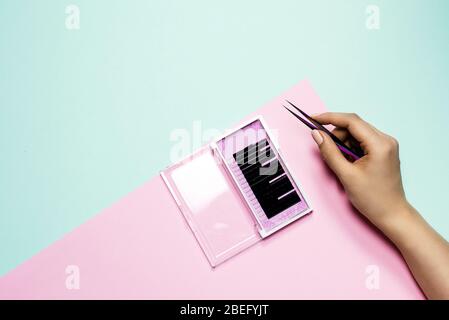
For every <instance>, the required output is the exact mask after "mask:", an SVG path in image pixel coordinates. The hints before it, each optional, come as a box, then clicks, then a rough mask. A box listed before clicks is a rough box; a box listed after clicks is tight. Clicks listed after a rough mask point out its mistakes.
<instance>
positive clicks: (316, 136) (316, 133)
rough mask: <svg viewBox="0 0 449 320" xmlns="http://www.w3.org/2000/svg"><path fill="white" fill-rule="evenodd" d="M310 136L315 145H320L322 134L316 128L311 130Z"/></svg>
mask: <svg viewBox="0 0 449 320" xmlns="http://www.w3.org/2000/svg"><path fill="white" fill-rule="evenodd" d="M312 137H313V140H315V142H316V144H317V145H321V144H322V143H323V136H322V135H321V133H320V132H319V131H318V130H312Z"/></svg>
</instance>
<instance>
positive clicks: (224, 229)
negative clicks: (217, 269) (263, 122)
mask: <svg viewBox="0 0 449 320" xmlns="http://www.w3.org/2000/svg"><path fill="white" fill-rule="evenodd" d="M161 175H162V178H163V179H164V181H165V183H166V184H167V186H168V188H169V190H170V192H171V193H172V195H173V197H174V199H175V201H176V203H177V205H178V206H179V208H180V210H181V212H182V213H183V215H184V217H185V219H186V220H187V222H188V224H189V226H190V228H191V229H192V232H193V233H194V234H195V237H196V239H197V240H198V243H199V244H200V246H201V248H202V249H203V251H204V253H205V255H206V257H207V259H208V260H209V263H210V264H211V265H212V266H213V267H214V266H216V265H218V264H220V263H222V262H223V261H225V260H227V259H228V258H230V257H232V256H234V255H236V254H237V253H239V252H241V251H242V250H244V249H246V248H248V247H249V246H251V245H253V244H254V243H256V242H257V241H259V240H260V239H261V236H260V235H259V232H258V231H257V228H256V225H255V221H254V219H253V217H252V215H251V212H250V211H249V210H248V207H247V206H246V204H245V201H243V199H242V198H241V197H242V195H241V194H240V192H239V191H238V190H237V189H236V187H235V185H234V184H233V181H232V180H231V177H230V176H229V173H228V172H227V171H226V169H225V168H224V166H223V164H222V163H221V161H220V158H219V157H218V156H217V155H215V154H214V151H213V149H212V148H211V147H210V146H207V147H205V148H203V149H201V150H200V151H198V152H196V153H194V154H193V155H192V156H190V157H188V158H186V159H184V160H182V161H181V162H179V163H177V164H174V165H173V166H171V167H168V168H167V169H165V170H164V171H163V172H161Z"/></svg>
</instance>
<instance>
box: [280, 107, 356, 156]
mask: <svg viewBox="0 0 449 320" xmlns="http://www.w3.org/2000/svg"><path fill="white" fill-rule="evenodd" d="M285 101H287V102H288V103H289V104H290V105H291V106H292V107H293V108H295V109H296V110H297V111H298V112H299V113H300V114H301V115H302V116H300V115H298V114H297V113H295V112H293V111H292V110H290V109H289V108H287V107H286V106H284V105H283V107H284V108H285V109H287V110H288V111H290V113H291V114H292V115H294V116H295V117H296V118H298V119H299V120H300V121H301V122H302V123H304V124H305V125H306V126H307V127H309V128H310V129H312V130H321V131H324V132H326V133H327V134H328V135H329V137H331V139H332V140H333V141H334V142H335V144H336V145H337V147H338V149H340V151H341V152H342V153H344V154H346V155H348V156H349V157H350V158H352V159H353V160H354V161H355V160H358V159H360V158H361V157H363V156H364V154H363V153H362V152H361V151H359V150H354V149H353V148H350V147H348V146H346V145H345V144H344V142H343V141H341V140H340V139H338V138H337V137H336V136H335V135H334V134H333V133H332V132H330V131H329V130H327V129H326V128H325V127H324V126H323V125H321V124H320V123H318V121H316V120H314V119H313V118H312V117H310V116H309V115H308V114H307V113H305V112H304V111H302V110H301V109H299V108H298V107H297V106H295V105H294V104H293V103H291V102H290V101H288V100H285Z"/></svg>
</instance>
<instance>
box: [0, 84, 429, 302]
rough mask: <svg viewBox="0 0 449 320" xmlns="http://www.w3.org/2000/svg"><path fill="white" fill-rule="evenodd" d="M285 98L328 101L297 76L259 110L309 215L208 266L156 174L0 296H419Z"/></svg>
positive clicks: (19, 274)
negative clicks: (75, 278) (75, 286)
mask: <svg viewBox="0 0 449 320" xmlns="http://www.w3.org/2000/svg"><path fill="white" fill-rule="evenodd" d="M285 98H287V99H289V100H291V101H295V102H297V103H298V105H300V106H301V107H302V108H303V109H304V110H305V111H306V112H308V113H317V112H322V111H325V107H324V105H323V103H322V102H321V101H320V99H319V98H318V96H317V95H316V94H315V92H314V91H313V89H312V88H311V86H310V85H309V83H308V82H301V83H300V84H299V85H297V86H295V87H293V88H292V89H290V90H289V91H287V92H286V93H284V94H283V95H282V96H280V97H278V98H276V99H274V100H273V101H271V102H270V103H268V104H267V105H265V106H264V107H262V108H261V109H260V110H258V114H261V115H263V116H264V118H265V120H266V122H267V124H268V126H269V127H270V128H271V129H275V130H278V135H279V136H278V137H279V144H280V147H281V151H282V153H283V156H284V159H285V160H286V162H287V164H288V166H289V169H290V171H291V173H292V174H293V176H295V177H296V178H297V179H298V181H299V182H300V183H301V185H302V189H303V190H305V192H306V193H307V199H308V200H310V202H311V204H312V206H313V207H314V212H313V213H312V214H310V215H308V216H306V217H304V218H302V219H300V220H299V221H297V222H295V223H293V224H292V225H290V226H288V227H287V228H285V229H283V230H281V231H280V232H278V233H276V234H275V235H273V236H271V237H270V238H268V239H267V240H264V241H261V242H259V243H258V244H256V245H254V246H253V247H251V248H249V249H248V250H246V251H245V252H243V253H241V254H239V255H238V256H236V257H234V258H232V259H230V260H229V261H227V262H225V263H224V264H222V265H220V266H218V267H217V268H216V269H211V267H210V266H209V264H208V262H207V260H206V258H205V256H204V255H203V252H202V251H201V249H200V247H199V245H198V244H197V243H196V241H195V238H194V236H193V234H192V233H191V232H190V230H189V227H188V226H187V224H186V222H185V221H184V219H183V216H182V214H181V213H180V212H179V210H178V208H177V207H176V205H175V202H174V200H173V199H172V197H171V195H170V193H169V192H168V190H167V188H166V187H165V185H164V183H163V181H162V179H161V178H160V177H159V176H157V177H155V178H153V179H152V180H150V181H149V182H148V183H146V184H145V185H143V186H142V187H141V188H139V189H137V190H135V191H133V192H131V193H130V194H129V195H127V196H126V197H124V198H123V199H121V200H119V201H118V202H117V203H115V204H113V205H112V206H111V207H109V208H107V209H105V210H104V211H103V212H101V213H100V214H98V215H97V216H96V217H94V218H93V219H91V220H90V221H88V222H87V223H85V224H83V225H82V226H80V227H79V228H77V229H76V230H74V231H72V232H71V233H69V234H67V235H66V236H65V237H63V238H62V239H61V240H59V241H57V242H56V243H54V244H53V245H51V246H50V247H48V248H47V249H45V250H43V251H42V252H41V253H39V254H37V255H36V256H34V257H32V258H31V259H30V260H28V261H27V262H25V263H23V264H22V265H20V266H19V267H17V268H16V269H15V270H13V271H12V272H10V273H9V274H7V275H6V276H4V277H3V278H1V279H0V298H2V299H10V298H18V299H42V298H58V299H90V298H95V299H108V298H123V299H133V298H135V299H155V298H159V299H164V298H172V299H196V298H201V299H215V298H221V299H243V298H248V299H258V298H260V299H300V298H306V299H308V298H310V299H311V298H324V299H327V298H337V299H340V298H343V299H347V298H354V299H365V298H368V299H389V298H395V299H415V298H423V295H422V293H421V291H420V290H419V288H418V287H417V286H416V284H415V282H414V280H413V278H412V277H411V275H410V273H409V271H408V269H407V267H406V265H405V263H404V261H403V260H402V258H401V256H400V255H399V254H398V253H397V251H396V250H395V249H394V248H393V247H392V246H391V245H390V244H389V242H388V241H387V240H385V239H384V237H383V236H382V235H380V234H379V233H378V232H376V230H374V229H373V228H372V227H371V226H370V225H369V224H367V223H366V222H365V221H364V220H363V219H362V218H360V217H359V215H358V214H357V213H356V212H355V211H353V209H352V207H351V206H350V204H349V203H348V202H347V200H346V197H345V194H344V192H343V190H342V189H341V188H340V186H339V184H338V182H337V181H336V180H335V178H334V176H333V175H332V174H331V173H330V172H329V170H328V169H327V168H326V166H325V165H324V164H323V163H322V161H321V160H320V157H319V154H318V153H317V149H316V146H315V145H314V143H313V140H312V139H311V137H310V131H309V129H307V128H306V127H305V126H303V125H302V124H300V123H299V122H298V121H297V120H296V119H294V118H293V117H292V116H291V115H290V114H289V113H288V112H286V111H285V110H284V109H283V108H282V107H281V104H282V101H283V99H285ZM251 116H253V115H251ZM379 201H381V199H379ZM68 265H77V266H79V270H80V289H79V290H69V289H67V288H66V285H65V282H66V277H67V275H66V274H65V269H66V267H67V266H68ZM369 265H376V266H378V267H379V270H380V274H379V277H380V278H379V279H380V282H379V283H380V288H379V289H378V290H369V289H368V288H367V287H366V285H365V280H366V277H367V274H366V273H365V271H366V268H367V267H368V266H369Z"/></svg>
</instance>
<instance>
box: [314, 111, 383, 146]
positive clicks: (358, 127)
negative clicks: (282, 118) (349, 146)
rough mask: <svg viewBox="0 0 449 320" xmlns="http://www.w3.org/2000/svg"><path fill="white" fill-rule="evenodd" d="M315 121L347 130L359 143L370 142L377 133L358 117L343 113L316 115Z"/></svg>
mask: <svg viewBox="0 0 449 320" xmlns="http://www.w3.org/2000/svg"><path fill="white" fill-rule="evenodd" d="M313 119H314V120H316V121H318V122H319V123H320V124H332V125H334V126H335V127H338V128H345V129H346V130H348V131H349V133H350V134H351V135H352V136H353V137H354V138H355V139H356V140H357V141H359V142H367V141H370V140H371V139H372V138H373V137H374V136H375V135H376V134H377V133H376V131H375V130H374V129H373V128H372V127H371V126H370V125H369V124H368V123H367V122H365V121H364V120H362V119H361V118H360V117H359V116H358V115H356V114H354V113H343V112H325V113H322V114H319V115H314V116H313Z"/></svg>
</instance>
